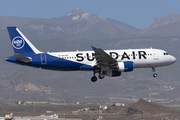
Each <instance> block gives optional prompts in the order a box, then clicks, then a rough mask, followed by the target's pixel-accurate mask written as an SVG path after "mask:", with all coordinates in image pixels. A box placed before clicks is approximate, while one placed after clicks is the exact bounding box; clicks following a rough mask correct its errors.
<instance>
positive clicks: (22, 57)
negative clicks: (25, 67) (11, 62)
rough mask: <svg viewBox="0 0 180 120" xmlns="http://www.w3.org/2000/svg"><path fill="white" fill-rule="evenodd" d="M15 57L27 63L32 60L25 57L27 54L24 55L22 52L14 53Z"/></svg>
mask: <svg viewBox="0 0 180 120" xmlns="http://www.w3.org/2000/svg"><path fill="white" fill-rule="evenodd" d="M14 57H15V59H16V60H18V61H22V62H25V63H28V62H31V58H28V57H25V56H23V55H21V54H14Z"/></svg>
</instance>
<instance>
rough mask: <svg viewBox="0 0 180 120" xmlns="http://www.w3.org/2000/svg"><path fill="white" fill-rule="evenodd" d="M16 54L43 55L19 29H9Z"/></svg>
mask: <svg viewBox="0 0 180 120" xmlns="http://www.w3.org/2000/svg"><path fill="white" fill-rule="evenodd" d="M7 29H8V32H9V36H10V39H11V43H12V46H13V49H14V53H15V54H26V53H29V54H37V53H41V52H40V51H39V50H38V49H36V48H35V47H34V45H33V44H32V43H31V42H30V41H29V40H28V39H27V38H26V37H25V36H24V35H23V34H22V33H21V31H20V30H19V29H18V28H17V27H7Z"/></svg>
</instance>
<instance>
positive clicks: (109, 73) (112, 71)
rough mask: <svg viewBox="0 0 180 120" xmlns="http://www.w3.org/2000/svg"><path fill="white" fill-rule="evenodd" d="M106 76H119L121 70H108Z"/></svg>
mask: <svg viewBox="0 0 180 120" xmlns="http://www.w3.org/2000/svg"><path fill="white" fill-rule="evenodd" d="M106 76H110V77H117V76H121V72H120V71H118V70H108V71H107V73H106Z"/></svg>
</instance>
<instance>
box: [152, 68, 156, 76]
mask: <svg viewBox="0 0 180 120" xmlns="http://www.w3.org/2000/svg"><path fill="white" fill-rule="evenodd" d="M152 70H153V73H154V74H153V77H157V73H155V72H156V70H155V67H152Z"/></svg>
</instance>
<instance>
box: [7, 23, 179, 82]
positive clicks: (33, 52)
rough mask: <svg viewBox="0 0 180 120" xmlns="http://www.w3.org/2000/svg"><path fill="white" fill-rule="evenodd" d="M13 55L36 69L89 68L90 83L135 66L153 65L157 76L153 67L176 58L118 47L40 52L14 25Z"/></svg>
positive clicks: (14, 60) (155, 51)
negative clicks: (91, 74) (91, 73)
mask: <svg viewBox="0 0 180 120" xmlns="http://www.w3.org/2000/svg"><path fill="white" fill-rule="evenodd" d="M7 30H8V32H9V36H10V39H11V44H12V47H13V49H14V55H13V56H10V57H7V58H6V59H5V60H6V61H8V62H12V63H16V64H20V65H26V66H31V67H36V68H42V69H49V70H57V71H92V72H93V76H92V78H91V81H92V82H96V81H97V77H96V73H98V78H99V79H103V78H104V77H105V76H110V77H118V76H121V73H122V72H131V71H133V69H134V68H152V70H153V73H154V74H153V77H157V73H156V72H155V68H156V67H162V66H167V65H171V64H173V63H175V62H176V58H175V57H174V56H172V55H169V54H168V53H167V52H166V51H164V50H161V49H153V48H148V49H121V50H103V49H101V48H96V47H94V46H91V47H92V51H72V52H41V51H39V50H38V49H37V48H36V47H35V46H34V45H33V44H32V43H31V42H30V41H29V40H28V39H27V38H26V37H25V36H24V35H23V33H22V32H21V31H20V30H19V29H18V28H17V27H14V26H13V27H7Z"/></svg>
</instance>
